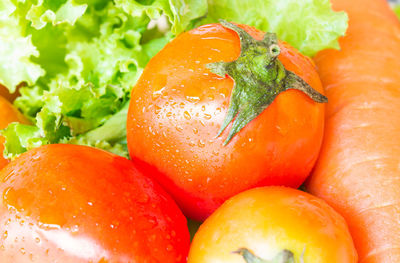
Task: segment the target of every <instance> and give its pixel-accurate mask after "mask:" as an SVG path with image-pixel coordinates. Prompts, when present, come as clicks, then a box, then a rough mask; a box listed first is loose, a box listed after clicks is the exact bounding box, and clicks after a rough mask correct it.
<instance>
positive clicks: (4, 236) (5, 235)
mask: <svg viewBox="0 0 400 263" xmlns="http://www.w3.org/2000/svg"><path fill="white" fill-rule="evenodd" d="M7 237H8V231H7V230H6V231H4V233H3V239H7Z"/></svg>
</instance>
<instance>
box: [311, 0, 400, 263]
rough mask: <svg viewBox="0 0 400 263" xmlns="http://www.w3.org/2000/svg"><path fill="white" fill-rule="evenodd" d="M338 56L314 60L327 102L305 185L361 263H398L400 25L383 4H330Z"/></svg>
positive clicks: (344, 0) (367, 0)
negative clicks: (345, 24) (341, 20)
mask: <svg viewBox="0 0 400 263" xmlns="http://www.w3.org/2000/svg"><path fill="white" fill-rule="evenodd" d="M332 2H333V8H334V9H336V10H344V11H346V12H347V13H348V15H349V19H350V20H349V28H348V31H347V33H346V36H345V37H343V38H342V39H341V40H340V44H341V50H327V51H323V52H321V53H319V54H318V55H317V56H316V57H315V62H316V64H317V66H318V68H319V73H320V77H321V80H322V82H323V84H324V86H325V89H326V94H327V97H328V99H329V103H328V105H327V112H326V134H325V138H324V143H323V147H322V150H321V155H320V157H319V160H318V162H317V165H316V167H315V169H314V172H313V174H312V177H311V178H310V180H309V182H308V189H309V190H310V192H311V193H313V194H315V195H317V196H319V197H322V198H323V199H325V200H326V201H327V202H328V203H329V204H331V205H332V206H333V207H334V208H336V209H337V211H339V212H340V213H341V214H342V215H343V216H344V217H345V219H346V220H347V222H348V224H349V227H350V232H351V233H352V236H353V239H354V242H355V245H356V248H357V251H358V253H359V262H360V263H372V262H374V263H375V262H376V263H378V262H379V263H386V262H393V263H394V262H400V23H399V21H398V20H397V18H396V17H395V15H394V13H393V12H392V11H391V10H390V8H389V6H388V4H387V2H386V1H385V0H332Z"/></svg>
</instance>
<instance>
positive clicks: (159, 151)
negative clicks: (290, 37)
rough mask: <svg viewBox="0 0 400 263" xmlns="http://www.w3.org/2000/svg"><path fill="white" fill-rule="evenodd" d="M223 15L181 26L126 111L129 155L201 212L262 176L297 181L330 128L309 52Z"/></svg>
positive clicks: (187, 208)
mask: <svg viewBox="0 0 400 263" xmlns="http://www.w3.org/2000/svg"><path fill="white" fill-rule="evenodd" d="M224 25H225V26H223V25H220V24H210V25H205V26H202V27H199V28H197V29H194V30H191V31H189V32H187V33H183V34H181V35H179V36H178V37H177V38H175V39H174V40H173V41H172V42H170V43H169V44H168V45H167V46H166V47H165V48H164V49H163V50H162V51H160V52H159V53H158V54H157V55H156V56H155V57H153V58H152V60H151V61H150V62H149V64H148V65H147V67H146V68H145V70H144V72H143V74H142V75H141V78H140V79H139V81H138V83H137V85H136V86H135V87H134V89H133V92H132V95H131V102H130V107H129V112H128V122H127V133H128V134H127V135H128V136H127V139H128V148H129V152H130V156H131V159H132V160H133V161H134V162H136V163H137V164H138V165H139V167H141V168H142V169H143V170H144V171H146V173H151V174H154V176H155V177H156V179H157V180H158V181H159V182H160V183H161V184H162V185H163V186H164V187H165V189H167V190H168V192H169V193H171V195H173V197H175V200H176V201H177V202H178V204H179V205H180V207H181V208H182V209H183V211H184V212H185V214H186V215H188V216H189V217H191V218H194V219H197V220H202V219H205V218H206V217H207V216H208V215H209V214H211V213H212V212H213V211H214V210H215V209H216V208H217V207H218V206H219V205H221V204H222V203H223V201H225V200H226V199H227V198H229V197H231V196H233V195H235V194H236V193H239V192H241V191H243V190H246V189H249V188H252V187H255V186H260V185H274V184H275V185H286V186H292V187H299V186H300V185H301V183H302V182H303V181H304V180H305V179H306V177H307V175H308V174H309V173H310V171H311V169H312V167H313V165H314V163H315V161H316V158H317V156H318V152H319V148H320V145H321V140H322V135H323V125H324V123H323V119H324V106H323V104H321V103H317V102H324V101H325V100H324V99H325V98H324V97H323V96H322V95H321V94H319V93H318V92H322V86H321V83H320V80H319V77H318V75H317V72H316V70H315V68H314V65H313V64H312V63H311V61H310V60H309V59H308V58H307V57H304V56H303V55H301V54H300V53H299V52H297V51H296V50H295V49H294V48H292V47H290V46H289V45H288V44H285V43H283V42H280V43H279V46H278V42H277V39H276V36H275V35H269V34H266V37H265V38H264V40H265V41H259V40H262V39H263V37H264V33H263V32H261V31H258V30H256V29H254V28H251V27H248V26H242V27H243V28H244V29H245V30H246V31H247V32H248V33H249V34H250V35H251V36H250V35H249V34H248V33H247V32H246V31H244V30H241V29H240V27H237V26H235V25H233V24H230V23H227V22H224ZM235 31H237V32H235ZM238 34H241V37H242V41H239V37H238ZM253 37H254V38H256V39H257V40H255V39H254V38H253ZM240 49H241V50H242V51H240ZM274 49H276V50H274ZM257 52H260V53H257ZM239 53H241V55H240V57H239ZM278 55H279V57H278V58H277V56H278ZM238 57H239V58H238ZM236 59H237V61H236V62H235V63H236V64H233V63H230V64H229V65H230V66H228V67H230V68H223V66H224V65H223V64H221V62H220V61H226V62H230V61H234V60H236ZM254 61H256V63H253V62H254ZM214 62H216V63H214ZM210 63H211V64H210ZM213 63H214V64H213ZM243 67H245V68H246V70H242V68H243ZM266 68H267V69H268V70H266ZM285 68H286V70H288V71H286V70H285ZM247 69H249V71H247ZM289 71H290V72H289ZM213 72H214V73H213ZM228 72H229V73H228ZM232 78H234V79H235V81H234V80H233V79H232ZM234 82H235V88H234V89H233V87H234ZM305 82H306V83H305ZM307 83H309V84H310V85H311V87H310V86H309V85H308V84H307ZM303 85H304V86H303ZM306 86H307V88H305V87H306ZM295 88H298V89H303V91H299V90H295ZM287 89H289V90H287ZM305 89H308V91H305ZM285 90H287V91H285ZM281 92H282V93H281ZM305 92H307V94H306V93H305ZM231 94H232V95H231ZM277 95H278V96H277ZM312 98H313V99H314V100H315V101H316V102H314V101H313V99H312ZM236 115H237V116H236ZM235 116H236V117H235ZM231 122H232V123H233V124H232V125H229V124H230V123H231ZM228 125H229V126H228ZM227 126H228V127H227Z"/></svg>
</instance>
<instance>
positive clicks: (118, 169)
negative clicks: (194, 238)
mask: <svg viewBox="0 0 400 263" xmlns="http://www.w3.org/2000/svg"><path fill="white" fill-rule="evenodd" d="M0 181H1V182H2V184H0V193H1V194H2V199H1V200H0V262H31V261H33V262H41V263H46V262H63V263H66V262H74V263H79V262H149V263H150V262H186V257H187V253H188V249H189V231H188V228H187V224H186V219H185V217H184V216H183V215H182V213H181V211H180V210H179V208H178V207H177V205H176V204H175V202H174V201H173V199H172V198H171V197H170V196H169V195H168V194H167V193H166V192H165V191H164V190H163V189H162V188H161V187H160V186H159V185H158V184H157V183H155V182H154V181H153V180H152V179H151V178H149V177H146V176H144V175H143V174H142V173H140V172H139V171H138V170H137V169H136V168H135V167H134V165H133V164H132V162H130V161H129V160H127V159H125V158H122V157H119V156H116V155H114V154H111V153H108V152H105V151H102V150H99V149H95V148H91V147H87V146H78V145H70V144H69V145H63V144H55V145H46V146H42V147H39V148H36V149H34V150H31V151H29V152H27V153H24V154H22V155H21V156H20V157H18V158H17V159H16V160H14V161H12V162H11V163H10V164H8V165H7V166H6V167H5V168H4V169H3V170H2V171H1V172H0Z"/></svg>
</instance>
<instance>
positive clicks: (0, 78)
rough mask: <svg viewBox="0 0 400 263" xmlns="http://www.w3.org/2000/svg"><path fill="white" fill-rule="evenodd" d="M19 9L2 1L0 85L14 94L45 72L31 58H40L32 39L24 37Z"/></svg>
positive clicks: (0, 18)
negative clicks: (20, 86)
mask: <svg viewBox="0 0 400 263" xmlns="http://www.w3.org/2000/svg"><path fill="white" fill-rule="evenodd" d="M16 13H18V10H17V7H16V6H15V5H14V4H13V3H12V2H10V1H9V0H2V1H0V59H1V61H2V63H0V84H3V85H4V86H6V87H7V88H9V90H10V92H11V93H13V92H14V91H15V88H16V86H17V85H18V84H20V83H21V82H27V83H28V84H34V83H35V82H36V80H37V79H38V78H39V77H40V76H42V75H44V73H45V72H44V70H43V69H42V68H41V67H40V66H39V65H37V64H35V63H33V62H32V61H31V60H30V58H31V57H33V56H36V57H37V56H39V52H38V50H37V48H36V47H35V46H34V45H33V44H32V37H31V36H25V35H23V29H22V28H21V27H20V24H19V21H18V17H17V15H16Z"/></svg>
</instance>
